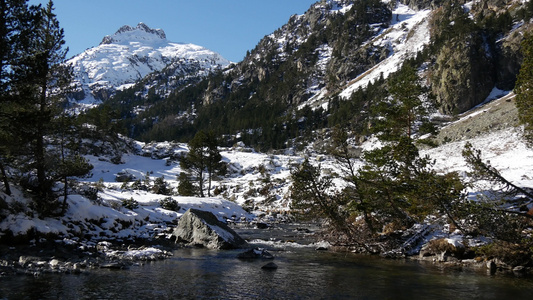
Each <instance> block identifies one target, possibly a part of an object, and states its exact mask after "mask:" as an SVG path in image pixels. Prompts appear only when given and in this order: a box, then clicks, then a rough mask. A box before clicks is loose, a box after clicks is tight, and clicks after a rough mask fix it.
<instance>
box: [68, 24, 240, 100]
mask: <svg viewBox="0 0 533 300" xmlns="http://www.w3.org/2000/svg"><path fill="white" fill-rule="evenodd" d="M68 63H69V64H71V65H72V66H73V69H74V74H75V84H76V87H77V88H76V92H75V93H74V94H73V99H72V100H73V101H72V102H73V103H85V104H93V103H100V102H102V101H106V100H108V99H109V98H110V97H111V96H113V95H114V94H115V92H116V91H118V90H124V89H126V88H128V87H131V86H133V85H134V84H135V83H137V82H138V81H139V80H142V79H143V78H145V77H146V76H147V75H149V74H152V73H154V72H164V73H165V78H166V81H167V85H166V87H163V88H162V89H163V90H170V89H174V88H176V87H177V86H179V85H181V84H183V83H186V82H190V81H191V80H196V79H198V78H203V77H205V76H206V75H208V74H210V73H211V72H214V71H215V70H218V69H221V68H224V67H226V66H228V65H229V64H230V62H229V61H228V60H226V59H224V58H223V57H222V56H220V55H219V54H218V53H215V52H213V51H211V50H208V49H206V48H204V47H201V46H198V45H194V44H182V43H174V42H170V41H168V40H167V39H166V35H165V32H164V31H163V30H162V29H152V28H150V27H148V26H147V25H146V24H144V23H139V24H138V25H137V26H136V27H131V26H128V25H125V26H122V27H121V28H120V29H119V30H118V31H117V32H116V33H115V34H113V35H110V36H106V37H104V38H103V40H102V42H101V43H100V45H98V46H96V47H93V48H90V49H87V50H86V51H85V52H83V53H81V54H78V55H76V56H74V57H73V58H71V59H70V60H69V61H68ZM162 93H164V91H162Z"/></svg>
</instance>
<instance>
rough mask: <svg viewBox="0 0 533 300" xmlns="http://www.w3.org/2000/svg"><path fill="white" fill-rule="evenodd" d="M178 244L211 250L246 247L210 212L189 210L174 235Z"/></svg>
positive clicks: (236, 235)
mask: <svg viewBox="0 0 533 300" xmlns="http://www.w3.org/2000/svg"><path fill="white" fill-rule="evenodd" d="M172 235H173V236H175V237H176V242H177V243H185V244H188V245H192V246H201V247H206V248H209V249H234V248H242V247H246V246H247V245H248V243H246V241H245V240H244V239H242V238H241V237H240V236H239V235H238V234H237V233H236V232H235V231H234V230H233V229H231V228H230V227H229V226H228V225H227V224H226V223H224V222H221V221H220V220H218V219H217V217H216V216H215V215H214V214H213V213H211V212H208V211H202V210H198V209H193V208H191V209H189V210H188V211H187V212H186V213H185V214H184V215H183V216H182V217H181V218H180V220H179V222H178V226H177V227H176V229H175V230H174V232H173V233H172Z"/></svg>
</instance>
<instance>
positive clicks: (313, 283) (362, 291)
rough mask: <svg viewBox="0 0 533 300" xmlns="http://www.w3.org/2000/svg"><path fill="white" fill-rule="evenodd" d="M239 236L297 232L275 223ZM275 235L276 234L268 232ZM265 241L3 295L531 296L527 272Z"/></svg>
mask: <svg viewBox="0 0 533 300" xmlns="http://www.w3.org/2000/svg"><path fill="white" fill-rule="evenodd" d="M240 234H241V235H242V236H243V237H248V238H253V239H255V238H258V237H263V238H265V240H267V241H269V240H273V239H279V238H280V237H281V238H282V239H287V238H290V239H291V240H293V239H294V238H296V240H295V241H296V242H303V240H301V239H300V240H298V239H297V238H298V236H297V235H291V234H289V235H287V234H285V235H284V233H283V232H282V231H279V232H277V231H276V230H263V231H261V230H249V229H247V230H241V232H240ZM272 236H276V237H272ZM283 245H285V244H283V243H276V242H266V246H267V247H271V248H272V251H271V253H272V254H274V256H275V259H274V260H273V262H275V263H276V264H277V265H278V269H276V270H263V269H261V267H262V266H263V265H265V264H266V263H268V262H269V261H267V260H251V261H250V260H239V259H236V258H235V257H236V255H237V254H238V253H240V252H242V250H231V251H216V250H207V249H196V248H183V249H178V250H175V251H174V256H173V257H172V258H169V259H166V260H162V261H155V262H150V263H146V264H139V265H135V266H132V267H130V268H129V269H127V270H109V269H96V270H91V271H90V272H87V273H83V274H80V275H69V274H59V275H58V274H45V275H41V276H39V277H31V276H14V277H4V278H0V298H3V299H130V300H132V299H531V297H532V295H533V279H532V278H520V277H515V276H505V275H494V276H491V275H487V274H486V273H485V272H484V271H474V270H455V269H448V268H444V267H443V266H442V265H439V264H432V263H428V262H417V261H405V260H387V259H382V258H379V257H374V256H366V255H355V254H351V253H333V252H329V251H315V250H314V249H313V248H312V247H299V246H296V244H294V243H289V244H288V245H289V246H283ZM274 248H275V249H274Z"/></svg>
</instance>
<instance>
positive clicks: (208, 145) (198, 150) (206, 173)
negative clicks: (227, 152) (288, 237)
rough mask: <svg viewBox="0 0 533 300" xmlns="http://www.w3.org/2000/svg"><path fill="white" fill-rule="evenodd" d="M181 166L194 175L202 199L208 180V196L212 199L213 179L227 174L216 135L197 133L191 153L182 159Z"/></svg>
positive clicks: (191, 142) (192, 142)
mask: <svg viewBox="0 0 533 300" xmlns="http://www.w3.org/2000/svg"><path fill="white" fill-rule="evenodd" d="M181 166H182V167H183V168H184V169H186V170H188V171H189V172H191V173H192V174H193V175H194V178H195V179H196V181H197V182H198V191H199V193H200V197H204V184H205V180H206V179H207V181H208V188H207V194H208V196H209V197H211V182H212V179H213V177H214V176H215V175H216V174H220V173H224V172H225V164H224V163H223V162H222V156H221V155H220V151H219V150H218V142H217V138H216V137H215V134H214V133H213V132H208V133H206V132H204V131H199V132H198V133H196V135H195V136H194V138H193V139H192V140H191V141H190V143H189V153H188V154H187V156H186V157H185V158H183V159H182V161H181ZM206 177H207V178H206Z"/></svg>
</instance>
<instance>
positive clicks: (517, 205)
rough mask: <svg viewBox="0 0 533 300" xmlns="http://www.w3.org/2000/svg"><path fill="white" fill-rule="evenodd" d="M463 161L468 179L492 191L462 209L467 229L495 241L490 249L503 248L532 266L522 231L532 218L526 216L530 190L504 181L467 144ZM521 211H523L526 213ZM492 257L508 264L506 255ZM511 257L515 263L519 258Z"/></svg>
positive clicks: (532, 244)
mask: <svg viewBox="0 0 533 300" xmlns="http://www.w3.org/2000/svg"><path fill="white" fill-rule="evenodd" d="M463 157H464V158H465V160H466V162H467V164H468V166H469V167H470V169H471V172H469V175H470V177H471V178H472V179H473V181H474V183H473V184H475V183H477V182H479V181H487V182H490V183H491V186H492V187H493V188H494V189H493V190H490V191H484V193H480V194H479V195H478V199H476V201H470V202H468V203H466V204H465V205H463V209H464V210H465V218H466V219H467V223H466V225H465V227H466V229H467V230H469V231H471V232H472V231H473V232H475V233H479V234H482V235H484V236H488V237H492V238H493V239H495V243H494V244H493V245H492V246H491V248H492V247H498V248H504V249H507V251H511V252H515V251H518V252H520V253H522V254H526V255H527V256H528V257H529V258H528V259H527V261H528V262H529V263H531V262H532V257H533V256H532V252H533V242H532V240H531V238H530V237H528V236H527V235H525V234H524V233H525V231H524V230H526V229H527V228H530V227H531V225H532V224H533V216H531V215H530V214H528V213H527V207H528V205H530V204H531V203H533V194H532V193H531V191H530V189H527V188H524V187H519V186H517V185H515V184H513V183H512V182H510V181H509V180H507V179H506V178H504V177H503V176H502V175H501V174H500V172H499V171H498V170H496V169H495V168H494V167H492V166H491V165H490V162H488V161H484V160H483V159H482V158H481V151H480V150H477V149H474V148H473V147H472V145H471V144H469V143H468V144H466V146H465V148H464V150H463ZM498 187H499V188H498ZM521 208H525V211H522V209H521ZM492 250H494V249H492ZM490 252H492V251H489V253H490ZM485 254H488V253H485ZM493 255H495V256H496V257H499V258H501V259H504V260H506V261H509V260H511V257H510V256H509V255H508V254H507V255H504V254H502V253H493ZM513 256H514V259H517V258H518V257H520V255H516V256H515V255H513Z"/></svg>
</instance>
